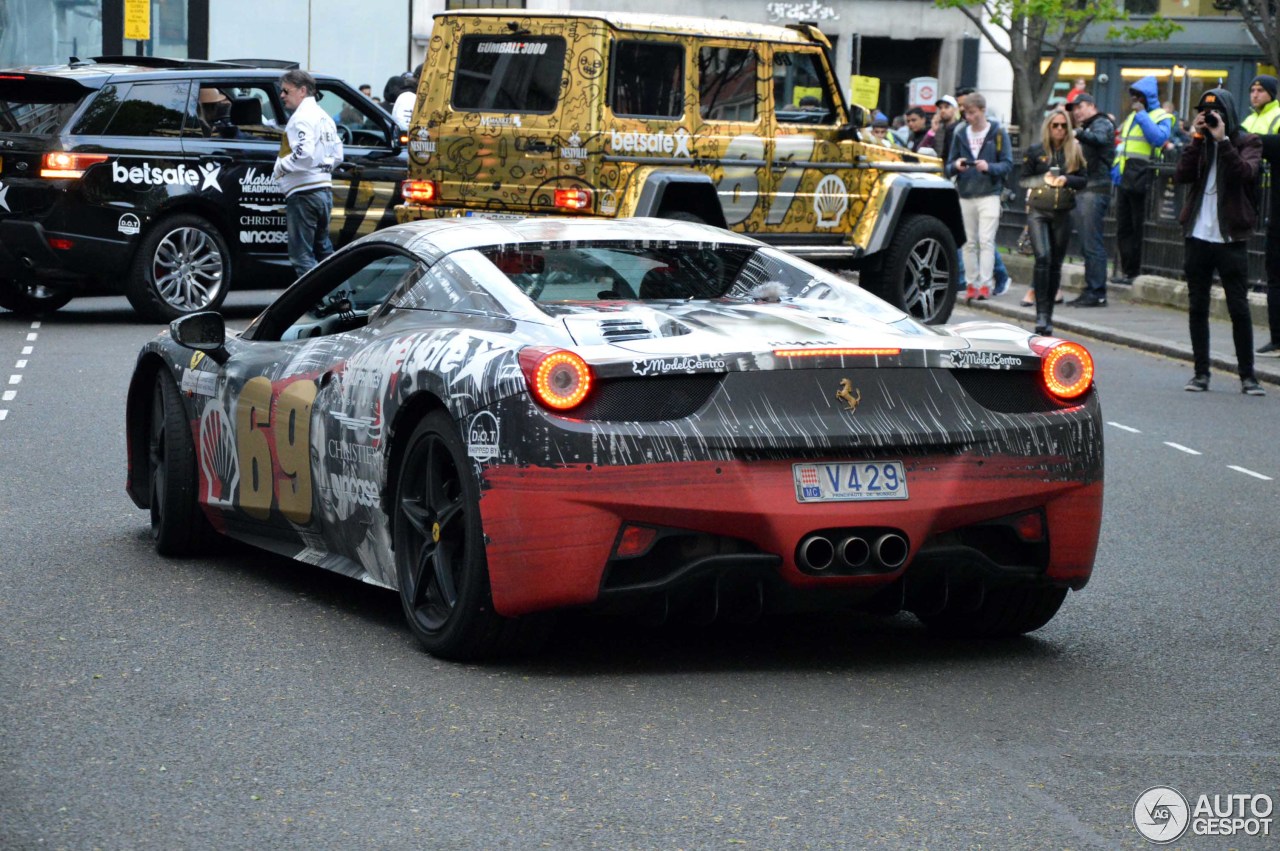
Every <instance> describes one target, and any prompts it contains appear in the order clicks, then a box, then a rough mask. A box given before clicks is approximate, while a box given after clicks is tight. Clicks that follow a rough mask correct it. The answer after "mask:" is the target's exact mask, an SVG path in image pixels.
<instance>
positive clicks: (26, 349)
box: [22, 346, 36, 355]
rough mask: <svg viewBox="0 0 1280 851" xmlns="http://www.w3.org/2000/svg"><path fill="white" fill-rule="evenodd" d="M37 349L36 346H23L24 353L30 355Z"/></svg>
mask: <svg viewBox="0 0 1280 851" xmlns="http://www.w3.org/2000/svg"><path fill="white" fill-rule="evenodd" d="M35 350H36V347H35V346H23V347H22V353H23V354H24V355H29V354H31V353H32V352H34V351H35Z"/></svg>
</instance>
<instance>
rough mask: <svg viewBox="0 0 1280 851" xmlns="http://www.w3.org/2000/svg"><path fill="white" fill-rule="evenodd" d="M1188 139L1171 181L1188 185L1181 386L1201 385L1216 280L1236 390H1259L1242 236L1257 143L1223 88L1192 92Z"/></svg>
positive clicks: (1252, 219) (1248, 228)
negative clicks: (1188, 368)
mask: <svg viewBox="0 0 1280 851" xmlns="http://www.w3.org/2000/svg"><path fill="white" fill-rule="evenodd" d="M1191 128H1192V139H1191V144H1189V145H1187V146H1186V148H1184V149H1183V151H1182V156H1181V157H1179V158H1178V168H1177V170H1176V171H1175V172H1174V176H1173V180H1174V182H1175V183H1185V184H1190V187H1189V188H1188V189H1187V195H1186V204H1185V205H1184V206H1183V208H1182V215H1181V216H1179V221H1180V222H1182V232H1183V235H1184V236H1185V237H1186V254H1185V259H1184V266H1183V268H1184V271H1185V272H1186V276H1187V297H1188V301H1189V302H1190V314H1189V322H1188V324H1189V327H1190V330H1191V351H1192V355H1193V357H1194V359H1195V370H1196V372H1195V375H1193V376H1192V377H1191V380H1190V381H1188V382H1187V387H1186V389H1187V390H1191V391H1193V392H1202V391H1205V390H1208V389H1209V290H1210V287H1212V286H1213V273H1214V272H1215V271H1216V272H1217V273H1218V275H1219V276H1220V277H1221V278H1222V289H1223V290H1224V291H1225V292H1226V296H1227V312H1228V313H1229V314H1230V315H1231V335H1232V337H1233V338H1234V340H1235V345H1236V370H1237V372H1238V373H1239V375H1240V391H1241V392H1242V393H1245V394H1247V395H1249V396H1265V395H1266V393H1265V392H1264V391H1263V389H1262V387H1261V385H1259V384H1258V379H1257V378H1255V377H1254V374H1253V320H1252V318H1251V317H1250V315H1249V296H1248V274H1249V260H1248V254H1247V252H1246V241H1247V240H1248V239H1249V235H1250V234H1251V233H1252V232H1253V228H1254V225H1256V224H1257V221H1258V169H1259V167H1260V166H1261V163H1262V142H1261V141H1260V140H1259V139H1258V137H1257V136H1255V135H1254V134H1252V133H1245V132H1244V131H1242V130H1241V129H1240V122H1239V120H1238V119H1237V117H1236V105H1235V99H1234V98H1233V97H1232V96H1231V93H1230V92H1228V91H1227V90H1226V89H1210V90H1209V91H1207V92H1205V93H1204V94H1203V95H1201V96H1200V103H1199V104H1198V105H1197V106H1196V117H1195V120H1194V121H1193V122H1192V124H1191Z"/></svg>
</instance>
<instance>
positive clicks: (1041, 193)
mask: <svg viewBox="0 0 1280 851" xmlns="http://www.w3.org/2000/svg"><path fill="white" fill-rule="evenodd" d="M1027 204H1029V205H1030V206H1031V209H1033V210H1035V211H1036V212H1039V213H1064V212H1066V211H1067V210H1070V209H1072V208H1073V207H1075V205H1076V191H1075V190H1074V189H1070V188H1068V187H1066V186H1047V185H1046V186H1033V187H1031V190H1030V191H1029V192H1028V193H1027Z"/></svg>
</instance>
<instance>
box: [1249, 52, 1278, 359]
mask: <svg viewBox="0 0 1280 851" xmlns="http://www.w3.org/2000/svg"><path fill="white" fill-rule="evenodd" d="M1249 104H1250V105H1251V106H1252V107H1253V112H1251V113H1249V116H1248V117H1247V118H1245V120H1244V121H1242V122H1241V124H1240V126H1241V127H1243V128H1244V129H1245V130H1248V131H1249V132H1250V133H1257V134H1258V136H1259V137H1260V138H1261V139H1262V156H1263V159H1264V161H1266V162H1267V163H1268V164H1269V165H1270V166H1271V170H1270V172H1267V173H1264V175H1263V178H1262V186H1263V189H1266V190H1268V191H1270V193H1271V214H1270V215H1269V216H1268V217H1267V241H1266V246H1267V253H1266V258H1267V263H1266V269H1267V324H1268V325H1269V326H1270V331H1271V334H1270V337H1269V338H1268V339H1267V342H1265V343H1263V344H1262V348H1260V349H1258V354H1260V355H1262V356H1264V357H1272V358H1276V357H1280V215H1278V214H1280V197H1277V196H1278V195H1280V180H1278V179H1277V178H1276V172H1277V171H1280V136H1277V135H1276V134H1277V133H1280V103H1277V102H1276V78H1275V77H1273V76H1271V75H1270V74H1259V75H1258V76H1256V77H1254V78H1253V80H1252V81H1251V82H1250V83H1249Z"/></svg>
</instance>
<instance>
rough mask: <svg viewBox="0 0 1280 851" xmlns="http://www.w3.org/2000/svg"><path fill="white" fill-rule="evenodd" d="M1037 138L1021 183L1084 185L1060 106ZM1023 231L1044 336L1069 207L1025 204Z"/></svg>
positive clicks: (1080, 155)
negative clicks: (1032, 264)
mask: <svg viewBox="0 0 1280 851" xmlns="http://www.w3.org/2000/svg"><path fill="white" fill-rule="evenodd" d="M1040 139H1041V141H1040V143H1039V144H1037V145H1032V146H1031V147H1030V148H1029V149H1028V150H1027V152H1026V155H1025V156H1024V158H1023V161H1022V178H1021V185H1022V187H1023V188H1024V189H1028V190H1029V189H1032V188H1034V187H1037V186H1047V187H1058V188H1064V189H1070V190H1080V189H1084V187H1085V184H1086V183H1087V180H1086V177H1085V160H1084V152H1083V151H1081V149H1080V143H1079V142H1077V141H1076V138H1075V136H1074V135H1072V133H1071V118H1070V116H1068V115H1067V113H1065V112H1063V111H1062V110H1060V109H1059V110H1054V111H1052V112H1050V113H1049V114H1048V115H1047V116H1046V117H1045V119H1044V125H1043V126H1042V127H1041V128H1040ZM1064 197H1065V193H1064ZM1028 200H1030V199H1028ZM1027 230H1028V232H1029V233H1030V235H1031V247H1032V249H1033V250H1034V251H1035V256H1036V265H1035V276H1034V277H1033V278H1032V289H1033V290H1034V291H1035V298H1036V301H1035V305H1036V329H1035V330H1036V333H1037V334H1042V335H1046V336H1047V335H1049V334H1052V333H1053V302H1054V299H1056V298H1057V297H1058V286H1059V284H1060V283H1061V281H1062V261H1063V258H1064V257H1065V256H1066V254H1067V243H1068V242H1069V241H1070V239H1071V207H1070V206H1067V207H1066V208H1065V209H1059V210H1056V211H1050V210H1042V209H1040V210H1038V209H1035V208H1034V207H1031V206H1028V213H1027Z"/></svg>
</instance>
